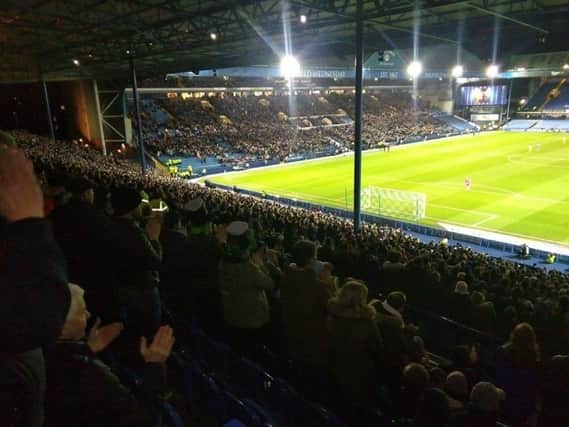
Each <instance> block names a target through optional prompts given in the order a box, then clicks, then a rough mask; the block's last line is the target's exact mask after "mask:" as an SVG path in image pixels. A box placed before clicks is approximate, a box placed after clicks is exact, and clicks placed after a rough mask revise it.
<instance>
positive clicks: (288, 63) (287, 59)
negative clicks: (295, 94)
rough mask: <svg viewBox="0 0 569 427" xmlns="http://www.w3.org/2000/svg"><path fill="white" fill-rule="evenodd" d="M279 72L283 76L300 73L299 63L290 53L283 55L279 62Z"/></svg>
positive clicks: (295, 75)
mask: <svg viewBox="0 0 569 427" xmlns="http://www.w3.org/2000/svg"><path fill="white" fill-rule="evenodd" d="M280 72H281V75H282V76H283V77H286V78H291V77H297V76H298V75H300V63H299V62H298V60H297V59H296V58H295V57H294V56H292V55H286V56H283V58H282V59H281V64H280Z"/></svg>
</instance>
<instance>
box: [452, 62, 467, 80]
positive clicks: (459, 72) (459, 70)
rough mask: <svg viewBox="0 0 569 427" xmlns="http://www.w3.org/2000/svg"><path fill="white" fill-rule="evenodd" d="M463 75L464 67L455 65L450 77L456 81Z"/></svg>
mask: <svg viewBox="0 0 569 427" xmlns="http://www.w3.org/2000/svg"><path fill="white" fill-rule="evenodd" d="M463 74H464V67H463V66H462V65H455V66H454V67H453V69H452V76H453V77H454V78H455V79H458V78H459V77H462V75H463Z"/></svg>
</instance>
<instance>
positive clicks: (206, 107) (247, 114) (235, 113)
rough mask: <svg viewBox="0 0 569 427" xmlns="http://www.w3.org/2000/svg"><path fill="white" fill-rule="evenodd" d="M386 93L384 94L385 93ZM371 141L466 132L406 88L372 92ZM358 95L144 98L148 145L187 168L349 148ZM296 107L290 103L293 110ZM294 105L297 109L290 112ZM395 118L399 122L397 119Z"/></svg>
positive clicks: (367, 134) (371, 144)
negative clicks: (416, 105) (416, 103)
mask: <svg viewBox="0 0 569 427" xmlns="http://www.w3.org/2000/svg"><path fill="white" fill-rule="evenodd" d="M380 98H381V101H380V100H379V99H380ZM364 102H365V106H366V114H365V116H364V121H365V124H366V126H365V128H364V140H365V147H366V148H377V147H378V146H381V145H382V144H384V143H386V142H387V143H391V144H400V143H407V142H414V141H417V140H423V139H425V138H435V137H439V136H446V135H448V134H451V133H457V132H464V131H467V130H469V129H471V128H472V127H471V125H469V124H468V123H467V122H465V121H462V120H460V119H458V118H449V119H448V120H449V121H450V122H451V123H447V121H446V120H439V119H437V120H434V119H433V118H431V117H430V116H429V115H428V114H427V112H426V108H427V106H426V105H422V106H421V108H422V110H421V111H420V112H418V113H417V112H414V111H413V105H412V100H411V98H410V97H409V96H404V95H402V94H397V95H394V94H392V93H386V94H381V95H377V96H376V95H371V94H370V95H366V97H365V99H364ZM352 106H353V97H352V96H351V95H338V94H332V95H328V96H326V97H324V96H317V95H298V96H295V97H293V98H292V99H291V98H290V97H288V96H269V97H256V96H248V97H237V96H231V95H225V96H224V97H204V98H189V99H184V100H182V99H178V98H176V99H166V98H155V99H146V100H145V102H144V103H142V105H141V108H142V120H143V123H144V125H143V131H144V138H145V141H146V144H147V146H148V147H149V148H150V149H151V150H152V151H153V152H155V153H156V154H158V155H159V156H161V158H162V159H163V160H165V161H167V160H169V159H170V158H172V157H176V156H178V157H183V158H184V159H183V167H182V169H183V170H186V169H187V166H188V165H190V166H191V167H192V170H193V171H194V172H197V173H200V172H201V171H202V169H205V170H206V171H207V172H208V173H215V172H219V171H221V170H223V168H224V167H225V168H229V169H231V168H244V167H251V166H252V165H262V164H267V162H271V161H275V160H276V161H291V160H298V159H304V158H311V157H315V156H323V155H330V154H338V153H341V152H345V151H347V150H349V149H350V147H351V145H352V135H353V120H352V118H351V117H352V116H353V112H352V110H353V107H352ZM291 108H292V110H291ZM291 111H292V112H291ZM394 123H396V125H395V126H394Z"/></svg>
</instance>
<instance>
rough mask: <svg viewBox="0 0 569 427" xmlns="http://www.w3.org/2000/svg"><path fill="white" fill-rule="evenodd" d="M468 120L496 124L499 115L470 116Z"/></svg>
mask: <svg viewBox="0 0 569 427" xmlns="http://www.w3.org/2000/svg"><path fill="white" fill-rule="evenodd" d="M470 120H471V121H473V122H498V121H500V115H499V114H471V115H470Z"/></svg>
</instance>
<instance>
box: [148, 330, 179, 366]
mask: <svg viewBox="0 0 569 427" xmlns="http://www.w3.org/2000/svg"><path fill="white" fill-rule="evenodd" d="M175 341H176V339H175V338H174V330H173V329H172V328H171V327H170V326H168V325H164V326H160V328H158V331H157V332H156V335H154V339H153V340H152V343H151V344H150V347H149V346H148V345H147V342H146V337H141V338H140V354H141V355H142V358H143V359H144V361H145V362H146V363H164V362H165V361H166V360H167V359H168V357H169V356H170V353H171V352H172V347H173V346H174V342H175Z"/></svg>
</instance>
